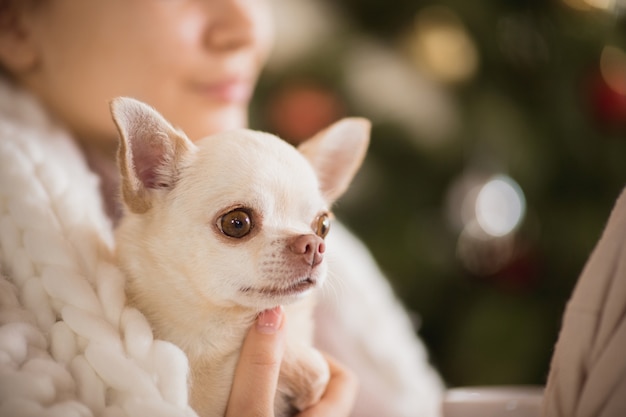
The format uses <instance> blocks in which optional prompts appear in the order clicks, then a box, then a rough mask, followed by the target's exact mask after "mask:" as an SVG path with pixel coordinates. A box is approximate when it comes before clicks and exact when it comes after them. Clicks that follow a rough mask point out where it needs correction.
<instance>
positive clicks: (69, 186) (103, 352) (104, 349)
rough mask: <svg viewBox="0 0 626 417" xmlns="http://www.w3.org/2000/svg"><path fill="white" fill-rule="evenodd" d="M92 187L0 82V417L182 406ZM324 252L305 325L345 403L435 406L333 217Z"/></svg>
mask: <svg viewBox="0 0 626 417" xmlns="http://www.w3.org/2000/svg"><path fill="white" fill-rule="evenodd" d="M99 186H100V183H99V179H98V177H97V176H96V175H95V174H93V173H92V172H91V171H90V170H89V168H88V166H87V163H86V161H85V158H84V156H83V154H82V152H81V151H80V149H78V147H77V145H76V143H75V141H74V140H73V139H72V138H71V137H70V136H69V135H68V134H67V133H66V132H65V131H64V130H63V129H60V128H59V127H58V126H56V125H55V123H54V122H53V121H52V120H51V119H50V118H49V117H48V115H47V114H46V113H45V112H44V111H43V110H42V108H41V106H40V105H39V103H37V102H36V101H35V100H34V99H33V98H32V97H31V96H29V95H26V94H25V93H23V92H21V91H18V90H15V89H14V88H12V87H11V86H9V85H8V84H6V83H5V82H3V81H2V80H0V268H1V269H0V417H5V416H6V417H8V416H10V417H19V416H59V417H61V416H62V417H70V416H77V417H78V416H80V417H83V416H85V417H86V416H102V417H113V416H133V417H143V416H150V417H160V416H176V417H181V416H183V417H184V416H194V415H195V413H194V412H193V410H191V409H190V408H189V406H188V403H187V385H186V382H187V373H188V365H187V359H186V357H185V355H184V354H183V353H182V351H181V350H179V349H178V348H177V347H176V346H174V345H172V344H170V343H167V342H165V341H162V340H155V339H154V338H153V335H152V331H151V329H150V326H149V325H148V323H147V321H146V320H145V318H144V317H143V315H142V314H141V313H139V312H138V311H137V310H135V309H133V308H130V307H129V306H127V305H126V304H125V297H124V291H123V288H124V278H123V276H122V275H121V274H120V272H119V270H118V269H117V268H116V266H115V264H114V262H113V256H112V252H113V233H112V225H111V223H110V221H109V219H108V217H107V216H106V214H105V211H104V207H103V204H102V198H101V195H100V191H99ZM332 249H335V250H332ZM337 249H341V250H337ZM328 255H329V256H328V262H329V269H330V274H331V276H330V277H329V278H330V279H337V281H339V283H338V284H336V285H335V286H334V288H332V289H331V291H329V292H328V293H327V294H325V296H323V297H322V299H321V303H320V307H319V308H318V317H317V319H318V324H319V325H318V326H317V335H316V337H317V343H318V344H319V346H320V347H321V348H322V349H323V350H326V351H329V352H330V353H331V354H332V355H334V356H335V357H337V358H338V359H340V360H341V361H342V362H343V363H344V364H346V365H347V366H348V367H350V368H352V369H353V370H354V371H355V372H356V373H357V376H358V377H359V378H360V380H361V394H360V396H359V399H358V401H357V404H356V409H355V412H354V415H357V416H359V417H370V416H372V417H373V416H383V415H384V416H386V417H408V416H421V417H432V416H437V415H439V413H440V401H441V397H442V392H443V386H442V384H441V381H440V379H439V377H438V375H437V374H436V372H434V371H433V369H432V368H431V367H430V365H429V364H428V359H427V355H426V351H425V349H424V347H423V345H422V344H421V342H420V341H419V339H418V338H417V337H415V334H414V330H413V327H412V325H411V323H410V321H409V319H408V315H407V314H406V313H405V312H404V310H403V308H402V307H401V305H400V304H399V303H397V301H396V299H395V297H394V295H393V292H392V291H391V288H390V286H389V284H388V283H387V282H386V281H385V279H384V277H383V275H382V274H381V273H380V271H379V270H378V268H377V266H376V264H375V263H374V262H373V260H372V258H371V256H370V255H369V253H368V252H367V250H366V249H365V247H363V245H362V244H360V242H359V241H358V240H356V239H355V238H354V237H353V236H352V235H351V234H350V233H349V232H347V231H346V230H345V229H344V228H343V227H341V225H340V224H335V225H334V226H333V231H332V232H331V233H330V235H329V253H328Z"/></svg>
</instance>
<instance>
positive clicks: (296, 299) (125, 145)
mask: <svg viewBox="0 0 626 417" xmlns="http://www.w3.org/2000/svg"><path fill="white" fill-rule="evenodd" d="M111 111H112V115H113V120H114V121H115V124H116V126H117V129H118V131H119V136H120V146H119V153H118V163H119V169H120V174H121V194H122V200H123V203H124V210H125V214H124V216H123V219H122V220H121V222H120V224H119V226H118V228H117V231H116V246H117V250H116V252H117V258H118V261H119V264H120V267H121V268H122V270H123V272H124V273H125V275H126V277H127V295H128V299H129V302H130V303H131V305H134V306H135V307H137V308H138V309H139V310H140V311H141V312H142V313H143V314H144V315H145V316H146V318H147V319H148V321H149V322H150V323H151V325H152V327H153V331H154V334H155V337H158V338H161V339H165V340H169V341H170V342H172V343H174V344H176V345H178V346H179V347H180V348H181V349H182V350H183V351H184V352H185V353H186V355H187V357H188V360H189V365H190V398H189V401H190V405H191V406H192V408H194V409H195V410H196V411H197V412H198V414H199V415H201V416H203V417H204V416H222V415H224V412H225V409H226V404H227V400H228V396H229V393H230V388H231V384H232V379H233V374H234V370H235V366H236V362H237V359H238V356H239V351H240V348H241V345H242V342H243V339H244V337H245V335H246V333H247V331H248V329H249V328H250V326H251V324H252V323H253V322H254V320H255V318H256V316H257V315H258V314H259V312H261V311H263V310H265V309H269V308H273V307H275V306H278V305H285V314H286V316H287V318H288V322H289V326H288V335H287V346H286V352H285V356H284V359H283V362H282V364H281V369H280V376H279V382H278V392H277V395H276V401H275V412H276V415H277V416H288V415H291V414H292V413H294V412H295V411H297V410H303V409H306V408H307V407H310V406H311V405H313V404H315V403H316V402H317V401H319V399H320V398H321V396H322V394H323V393H324V391H325V389H326V384H327V382H328V379H329V370H328V365H327V363H326V361H325V360H324V359H323V357H322V356H321V354H320V353H319V352H318V351H316V350H315V349H313V348H312V346H311V342H312V340H311V339H312V331H313V321H312V308H313V299H314V297H313V296H312V293H313V292H314V290H315V289H317V288H319V287H320V286H321V285H322V284H323V282H324V280H325V275H326V269H327V267H326V263H325V262H324V252H325V251H326V246H325V242H324V237H325V236H326V234H327V233H328V231H329V227H330V219H331V214H330V206H331V204H332V203H333V202H334V201H335V200H336V199H337V198H338V197H339V196H340V195H341V194H343V192H344V191H345V190H346V188H347V187H348V185H349V183H350V182H351V181H352V178H353V176H354V174H355V173H356V171H357V170H358V168H359V167H360V165H361V163H362V161H363V158H364V156H365V153H366V149H367V146H368V142H369V122H368V121H367V120H364V119H358V118H348V119H343V120H341V121H339V122H337V123H335V124H334V125H332V126H330V127H329V128H327V129H326V130H324V131H322V132H320V133H319V134H317V135H315V136H314V137H313V138H311V139H309V140H308V141H306V142H304V143H302V144H301V145H300V146H298V147H297V148H295V147H293V146H291V145H289V144H287V143H286V142H284V141H282V140H281V139H279V138H277V137H276V136H273V135H270V134H267V133H261V132H256V131H252V130H246V129H241V130H235V131H229V132H223V133H219V134H216V135H212V136H209V137H206V138H204V139H202V140H199V141H197V142H195V143H193V142H191V141H190V140H189V139H188V138H187V137H186V136H185V134H184V133H183V132H181V131H180V130H177V129H175V128H174V127H173V126H172V125H171V124H170V123H169V122H167V121H166V120H165V119H164V118H163V117H162V116H161V115H160V114H159V113H158V112H157V111H155V110H154V109H153V108H151V107H149V106H148V105H146V104H144V103H142V102H139V101H137V100H134V99H130V98H117V99H115V100H114V101H113V102H112V103H111Z"/></svg>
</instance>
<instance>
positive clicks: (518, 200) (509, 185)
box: [476, 175, 526, 237]
mask: <svg viewBox="0 0 626 417" xmlns="http://www.w3.org/2000/svg"><path fill="white" fill-rule="evenodd" d="M525 210H526V201H525V198H524V194H523V193H522V190H521V189H520V187H519V185H517V183H516V182H515V181H513V180H512V179H511V178H510V177H507V176H504V175H499V176H496V177H494V178H492V179H490V180H489V181H488V182H487V183H486V184H485V185H484V186H483V187H482V188H481V190H480V192H479V193H478V196H477V197H476V220H477V221H478V224H479V225H480V227H481V228H482V229H483V230H484V231H485V233H487V234H488V235H490V236H495V237H500V236H504V235H507V234H509V233H511V232H512V231H513V230H515V229H516V228H517V226H519V224H520V223H521V221H522V219H523V218H524V212H525Z"/></svg>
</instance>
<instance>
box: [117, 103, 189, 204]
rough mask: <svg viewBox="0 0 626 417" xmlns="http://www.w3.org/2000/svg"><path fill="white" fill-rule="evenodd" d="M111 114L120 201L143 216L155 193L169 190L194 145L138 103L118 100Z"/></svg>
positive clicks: (161, 118) (154, 111) (155, 112)
mask: <svg viewBox="0 0 626 417" xmlns="http://www.w3.org/2000/svg"><path fill="white" fill-rule="evenodd" d="M111 114H112V116H113V121H114V122H115V125H116V126H117V130H118V132H119V135H120V145H119V149H118V155H117V158H118V165H119V169H120V174H121V182H122V184H121V189H122V199H123V200H124V203H125V204H126V206H127V207H128V208H129V209H130V211H132V212H133V213H145V212H146V211H148V210H149V209H150V208H151V207H152V198H153V196H154V192H155V191H156V190H163V189H169V188H171V187H173V185H174V184H175V182H176V180H177V179H178V177H179V174H180V170H181V168H182V167H184V166H185V164H186V163H185V162H186V161H187V160H188V157H189V156H190V155H191V154H192V153H193V151H194V150H195V145H194V144H193V143H192V142H191V141H190V140H189V139H188V138H187V136H185V134H184V133H182V132H180V131H178V130H176V129H174V127H172V125H171V124H170V123H168V122H167V120H165V119H164V118H163V116H161V115H160V114H159V113H158V112H157V111H156V110H154V109H153V108H152V107H150V106H148V105H147V104H145V103H142V102H141V101H138V100H135V99H132V98H127V97H118V98H116V99H114V100H113V101H112V102H111Z"/></svg>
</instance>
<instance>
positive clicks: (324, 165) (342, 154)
mask: <svg viewBox="0 0 626 417" xmlns="http://www.w3.org/2000/svg"><path fill="white" fill-rule="evenodd" d="M370 127H371V124H370V122H369V120H367V119H362V118H346V119H342V120H340V121H338V122H336V123H334V124H332V125H331V126H330V127H328V128H326V129H324V130H323V131H321V132H319V133H318V134H316V135H315V136H313V137H312V138H311V139H308V140H307V141H305V142H303V143H302V144H300V146H298V150H299V151H300V152H301V153H302V154H303V155H304V156H305V157H306V158H307V159H308V161H309V162H310V163H311V165H312V166H313V169H314V170H315V172H316V173H317V177H318V179H319V181H320V186H321V189H322V194H323V195H324V197H325V198H326V200H327V201H328V202H329V203H332V202H334V201H335V200H336V199H337V198H339V197H340V196H341V195H342V194H343V193H344V192H345V191H346V189H347V188H348V186H349V185H350V182H351V181H352V178H353V177H354V175H355V174H356V172H357V170H358V169H359V167H360V166H361V164H362V163H363V159H364V158H365V153H366V152H367V147H368V145H369V138H370Z"/></svg>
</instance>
